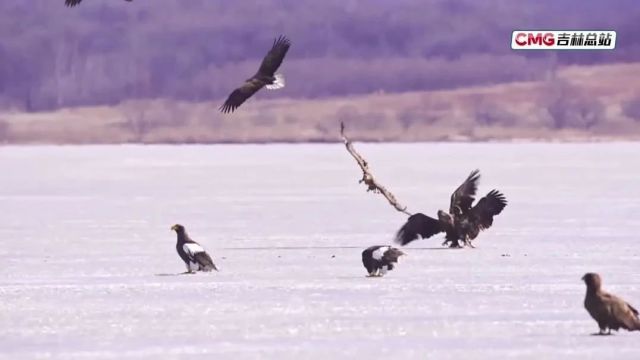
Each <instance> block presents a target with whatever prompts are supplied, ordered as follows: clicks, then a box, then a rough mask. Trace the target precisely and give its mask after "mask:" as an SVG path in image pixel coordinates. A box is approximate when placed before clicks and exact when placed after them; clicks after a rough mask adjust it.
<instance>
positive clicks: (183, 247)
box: [171, 224, 218, 274]
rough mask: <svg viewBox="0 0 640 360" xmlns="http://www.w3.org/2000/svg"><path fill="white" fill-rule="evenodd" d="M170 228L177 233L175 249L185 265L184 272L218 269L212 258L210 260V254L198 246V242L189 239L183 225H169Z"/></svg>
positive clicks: (191, 272)
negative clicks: (185, 269)
mask: <svg viewBox="0 0 640 360" xmlns="http://www.w3.org/2000/svg"><path fill="white" fill-rule="evenodd" d="M171 230H173V231H175V232H176V234H177V235H178V242H177V244H176V250H178V255H180V258H181V259H182V261H184V263H185V265H186V266H187V271H186V273H189V274H194V273H195V272H196V271H206V272H209V271H211V270H215V271H218V268H216V265H215V264H214V263H213V260H211V256H209V254H207V252H206V251H204V248H203V247H202V246H200V244H198V243H197V242H195V241H193V240H191V238H190V237H189V235H187V231H186V230H185V228H184V226H182V225H180V224H175V225H173V226H172V227H171Z"/></svg>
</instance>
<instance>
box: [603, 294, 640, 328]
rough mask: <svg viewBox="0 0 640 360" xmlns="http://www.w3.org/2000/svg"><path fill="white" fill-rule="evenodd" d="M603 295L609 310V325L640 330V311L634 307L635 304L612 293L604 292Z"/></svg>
mask: <svg viewBox="0 0 640 360" xmlns="http://www.w3.org/2000/svg"><path fill="white" fill-rule="evenodd" d="M601 296H602V300H603V301H604V302H605V304H606V307H607V309H608V310H609V311H608V319H607V322H608V326H609V327H611V328H614V329H617V328H620V327H621V328H623V329H626V330H640V319H639V318H638V311H637V310H636V309H634V308H633V306H631V305H629V304H628V303H627V302H625V301H624V300H623V299H621V298H619V297H617V296H615V295H613V294H610V293H606V292H603V293H602V295H601ZM634 310H635V311H634Z"/></svg>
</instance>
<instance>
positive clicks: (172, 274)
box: [154, 272, 195, 276]
mask: <svg viewBox="0 0 640 360" xmlns="http://www.w3.org/2000/svg"><path fill="white" fill-rule="evenodd" d="M154 275H155V276H181V275H195V274H194V273H188V272H182V273H162V274H154Z"/></svg>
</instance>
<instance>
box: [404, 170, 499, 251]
mask: <svg viewBox="0 0 640 360" xmlns="http://www.w3.org/2000/svg"><path fill="white" fill-rule="evenodd" d="M479 180H480V170H474V171H472V172H471V174H469V176H468V177H467V179H466V180H465V181H464V182H463V183H462V185H460V186H459V187H458V188H457V189H456V191H455V192H454V193H453V194H452V195H451V204H450V206H449V212H448V213H447V212H445V211H442V210H438V218H437V219H434V218H432V217H430V216H427V215H424V214H422V213H417V214H413V215H411V216H410V217H409V219H408V220H407V222H406V223H405V224H404V225H403V226H402V227H401V228H400V230H398V232H397V234H396V238H395V241H396V242H397V243H399V244H401V245H406V244H408V243H410V242H412V241H414V240H418V239H426V238H429V237H431V236H433V235H436V234H438V233H441V232H444V233H445V234H446V235H445V241H444V243H443V245H446V244H449V246H450V247H460V241H462V242H463V243H464V245H468V246H471V247H473V245H471V240H473V239H475V238H476V237H477V236H478V234H479V233H480V231H482V230H486V229H488V228H490V227H491V225H492V224H493V217H494V216H496V215H498V214H500V213H501V212H502V210H503V209H504V208H505V206H507V199H506V198H505V196H504V195H503V194H502V193H501V192H499V191H498V190H495V189H494V190H491V191H490V192H489V193H488V194H487V195H486V196H485V197H483V198H482V199H480V200H479V201H478V202H477V203H476V204H475V206H472V205H473V202H474V201H475V196H476V192H477V190H478V181H479Z"/></svg>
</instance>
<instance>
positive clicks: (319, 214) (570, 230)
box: [0, 143, 640, 360]
mask: <svg viewBox="0 0 640 360" xmlns="http://www.w3.org/2000/svg"><path fill="white" fill-rule="evenodd" d="M356 147H357V148H358V149H359V150H360V151H361V152H362V153H363V154H364V155H365V157H366V158H367V159H368V160H369V161H370V165H371V167H372V170H373V172H374V174H376V175H377V177H378V179H379V180H380V181H381V182H382V183H383V184H385V185H387V186H388V187H389V188H390V189H391V190H392V191H393V192H394V193H395V194H396V196H397V197H398V198H399V200H400V201H401V202H403V203H404V204H406V205H408V206H409V210H411V211H413V212H417V211H422V212H426V213H428V214H432V215H435V213H436V211H437V210H438V209H447V208H448V205H449V204H448V201H449V196H450V194H451V192H452V191H453V190H454V189H455V188H456V187H457V186H458V185H459V183H460V182H461V181H462V180H464V179H465V178H466V176H467V175H468V174H469V172H470V171H471V170H473V169H475V168H480V170H481V173H482V178H481V183H480V188H479V192H480V194H481V195H484V194H486V193H487V192H488V191H489V190H491V189H493V188H497V189H499V190H501V191H503V192H504V193H505V195H506V197H507V199H508V201H509V205H508V206H507V208H506V209H505V211H504V212H503V213H502V214H501V215H499V216H498V217H496V219H495V223H494V226H493V227H492V228H491V229H489V230H488V231H486V232H484V233H482V234H481V235H480V236H479V238H478V239H477V240H476V241H475V245H476V246H477V249H464V250H448V249H442V248H441V246H440V244H441V242H442V240H443V238H442V236H438V237H436V238H434V239H430V240H424V241H418V242H415V243H412V244H410V245H409V246H407V247H405V248H404V250H405V251H406V252H407V254H408V255H407V256H406V257H403V258H401V259H400V263H399V264H398V266H397V267H396V269H394V270H393V271H391V272H389V273H388V274H387V275H386V276H385V277H383V278H373V279H372V278H367V277H365V275H366V271H365V269H364V267H363V266H362V263H361V259H360V253H361V251H362V250H363V249H364V248H366V247H368V246H370V245H374V244H390V242H391V238H392V236H393V234H394V232H395V231H396V230H397V229H398V227H399V226H400V225H401V224H402V223H403V221H404V220H405V219H406V217H405V215H403V214H400V213H398V212H396V211H395V210H393V209H392V208H391V207H390V206H389V205H388V204H387V203H386V201H385V200H384V199H383V198H382V197H381V196H380V195H374V194H372V193H366V192H365V187H364V185H362V184H358V183H357V180H358V179H359V177H360V175H361V174H360V172H359V170H358V168H357V166H356V164H355V162H354V161H353V159H352V158H351V157H350V156H349V155H348V154H347V153H346V151H345V150H344V147H343V146H342V145H340V144H335V145H255V146H234V145H224V146H88V147H71V146H65V147H47V146H34V147H0V168H1V169H2V175H0V214H1V216H0V239H1V240H0V241H2V246H0V358H3V359H37V358H51V359H88V358H96V359H180V358H193V357H196V356H198V357H200V358H207V359H234V360H239V359H323V360H325V359H355V358H362V359H371V358H387V359H505V358H514V359H515V358H517V359H570V358H572V359H590V358H593V359H596V358H597V359H607V358H614V357H615V358H616V359H639V358H640V334H638V333H627V332H624V331H623V332H620V333H618V334H617V335H615V336H609V337H596V336H590V335H589V334H591V333H593V332H595V331H597V326H596V324H595V322H594V321H593V320H592V319H591V318H590V317H589V315H588V314H587V312H586V311H585V310H584V308H583V306H582V300H583V296H584V285H583V284H582V282H581V281H580V277H581V276H582V275H583V274H584V273H585V272H587V271H596V272H599V273H601V274H602V276H603V279H604V284H605V288H606V289H608V290H610V291H612V292H615V293H617V294H618V295H620V296H622V297H624V298H625V299H627V300H628V301H629V302H631V303H632V304H636V305H639V306H640V285H639V284H640V271H639V270H640V256H639V253H640V250H638V245H637V244H638V241H639V240H640V239H638V236H637V234H638V233H640V218H639V217H638V214H640V186H639V184H640V182H639V179H640V163H639V162H638V154H640V144H632V143H614V144H403V145H400V144H384V145H383V144H356ZM175 223H181V224H183V225H185V226H186V228H187V230H188V231H189V233H190V235H191V236H192V237H193V238H194V240H196V241H198V242H199V243H200V244H201V245H202V246H203V247H204V248H205V249H206V250H207V251H208V252H209V253H210V254H211V255H212V257H213V259H214V262H215V263H216V264H217V265H218V266H219V268H220V272H213V273H207V274H204V273H200V274H196V275H181V276H175V275H173V274H176V273H180V272H183V271H184V269H185V268H184V264H183V263H182V261H181V260H180V259H179V257H178V255H177V254H176V250H175V233H173V232H171V231H170V230H169V228H170V227H171V225H173V224H175ZM203 355H204V356H203Z"/></svg>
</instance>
